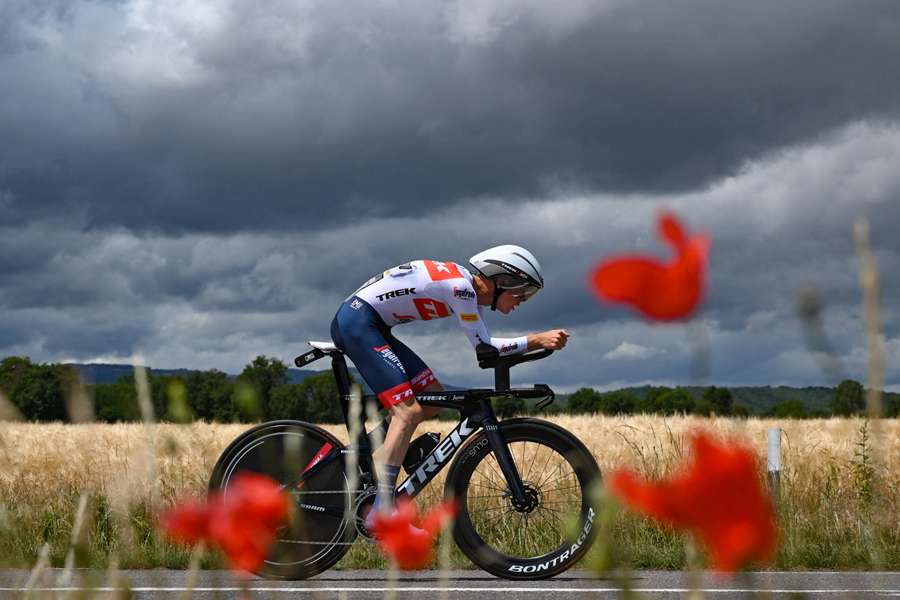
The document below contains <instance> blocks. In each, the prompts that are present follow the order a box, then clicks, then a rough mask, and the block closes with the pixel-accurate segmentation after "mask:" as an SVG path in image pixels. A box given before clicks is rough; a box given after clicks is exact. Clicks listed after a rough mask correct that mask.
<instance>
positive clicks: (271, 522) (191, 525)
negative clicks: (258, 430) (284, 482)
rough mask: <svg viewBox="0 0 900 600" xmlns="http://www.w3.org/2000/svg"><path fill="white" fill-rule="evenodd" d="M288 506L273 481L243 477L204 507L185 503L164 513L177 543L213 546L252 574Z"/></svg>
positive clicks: (249, 475) (165, 525) (251, 475)
mask: <svg viewBox="0 0 900 600" xmlns="http://www.w3.org/2000/svg"><path fill="white" fill-rule="evenodd" d="M289 502H290V500H289V497H288V495H287V494H286V493H285V492H284V491H283V490H282V489H281V486H279V485H278V484H277V483H276V482H275V481H273V480H272V479H270V478H269V477H266V476H265V475H260V474H257V473H239V474H238V475H237V476H235V478H234V479H233V480H232V482H231V483H230V484H229V486H228V488H227V490H226V492H222V491H219V492H217V493H215V494H212V495H210V497H209V498H208V499H207V501H206V502H205V503H201V502H197V501H185V502H181V503H179V504H177V505H175V506H173V507H172V508H171V509H169V510H168V511H166V512H165V513H163V514H162V515H161V516H160V523H161V524H162V527H163V529H164V530H165V532H166V533H167V534H168V535H169V536H170V537H171V538H172V539H174V540H176V541H179V542H182V543H187V544H196V543H197V542H200V541H206V542H209V543H210V544H212V545H214V546H217V547H219V548H221V549H222V551H223V552H225V555H226V556H227V557H228V560H229V562H230V563H231V565H232V567H233V568H235V569H242V570H246V571H253V570H255V569H256V568H258V567H259V566H260V565H261V564H262V562H263V560H265V558H266V552H267V551H268V548H269V546H270V545H271V544H272V542H273V541H274V540H275V534H276V531H277V530H278V527H279V526H280V525H281V524H282V523H283V522H284V521H285V519H286V518H287V515H288V507H289Z"/></svg>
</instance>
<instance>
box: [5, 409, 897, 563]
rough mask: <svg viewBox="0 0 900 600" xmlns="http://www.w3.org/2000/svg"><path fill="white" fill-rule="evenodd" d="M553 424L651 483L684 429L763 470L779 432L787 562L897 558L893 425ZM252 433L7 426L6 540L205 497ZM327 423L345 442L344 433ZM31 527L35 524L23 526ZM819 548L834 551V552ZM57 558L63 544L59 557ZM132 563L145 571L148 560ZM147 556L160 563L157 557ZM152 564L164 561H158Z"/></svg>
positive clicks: (638, 547) (438, 426)
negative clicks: (743, 448) (746, 451)
mask: <svg viewBox="0 0 900 600" xmlns="http://www.w3.org/2000/svg"><path fill="white" fill-rule="evenodd" d="M548 420H550V421H552V422H554V423H556V424H558V425H560V426H562V427H564V428H566V429H568V430H569V431H571V432H573V433H574V434H575V435H576V436H578V438H580V439H581V440H582V441H583V442H584V444H585V445H586V446H587V447H588V449H589V450H590V451H591V452H592V453H593V455H594V456H595V458H596V460H597V463H598V464H599V466H600V468H601V470H602V471H604V472H606V471H609V470H611V469H613V468H616V467H632V468H635V469H637V470H638V471H640V472H642V473H643V474H645V475H648V476H651V477H656V476H661V475H664V474H666V473H667V472H670V471H671V470H672V469H673V467H675V466H676V465H678V464H679V463H680V462H681V461H682V460H683V459H684V458H685V457H686V452H687V450H686V449H687V448H688V441H689V434H690V432H691V431H693V430H695V429H698V428H703V429H705V430H707V431H712V432H714V433H716V434H717V435H722V436H727V437H729V438H736V439H739V440H742V441H743V442H744V443H745V444H747V445H749V446H751V447H753V448H755V449H756V451H757V452H758V454H759V459H760V473H761V474H762V472H763V471H764V469H765V458H766V456H765V453H766V443H767V430H768V428H769V427H772V426H778V427H780V428H781V429H782V430H783V438H782V463H783V469H784V471H783V475H782V482H783V497H784V499H783V503H782V520H783V523H782V527H783V529H784V534H783V542H782V566H787V567H800V566H809V565H812V566H827V565H829V564H834V565H837V564H851V565H855V566H858V567H862V568H865V567H867V566H869V567H877V566H879V565H882V566H890V565H893V564H894V562H897V561H900V556H898V554H900V551H898V550H897V547H898V546H900V543H898V542H900V519H898V517H897V515H900V421H898V420H897V419H889V420H880V421H873V422H868V421H866V420H864V419H860V418H850V419H823V420H763V419H727V418H703V417H692V416H686V417H656V416H627V417H609V416H599V415H594V416H555V417H552V418H549V419H548ZM454 425H455V423H454V422H448V421H429V422H426V423H424V424H423V425H422V426H421V427H420V429H419V433H421V432H423V431H438V432H440V433H442V434H445V433H447V432H448V431H449V430H450V429H451V428H452V427H453V426H454ZM249 427H251V425H240V424H228V425H223V424H212V423H193V424H190V425H173V424H161V425H144V424H139V423H138V424H116V425H101V424H79V425H63V424H24V423H10V422H4V423H0V517H4V515H5V517H4V519H5V521H6V523H7V525H8V526H9V525H10V524H11V523H13V522H21V523H22V524H23V525H22V526H21V527H17V526H12V527H8V529H9V531H7V533H8V534H10V535H13V534H15V535H19V536H36V537H40V536H41V535H42V536H43V537H44V539H45V540H50V539H51V538H53V537H54V535H56V536H57V537H59V538H60V539H63V540H64V539H65V537H66V525H67V523H68V527H69V528H71V524H70V521H71V520H72V519H73V518H74V517H73V515H72V514H71V513H73V512H74V510H75V509H74V506H76V505H77V504H78V502H77V500H78V498H79V497H80V496H82V495H88V496H89V497H91V498H102V499H103V501H104V502H105V503H107V504H108V506H109V508H110V509H111V512H119V513H120V514H126V515H127V514H129V511H130V510H133V509H132V508H131V507H133V506H135V505H136V504H144V505H145V506H150V507H154V508H159V507H164V506H167V505H170V504H171V503H173V502H174V501H176V500H178V499H180V498H184V497H186V496H195V497H196V496H202V495H203V494H205V491H206V486H207V482H208V479H209V475H210V472H211V470H212V468H213V465H214V463H215V461H216V459H217V457H218V455H219V454H220V452H221V451H222V450H223V449H224V448H225V447H226V446H227V445H228V444H229V442H230V441H231V440H232V439H234V438H235V437H236V436H237V435H239V434H240V433H241V432H242V431H244V430H246V429H248V428H249ZM325 428H326V429H328V430H329V431H330V432H332V433H333V434H335V435H336V436H337V437H338V438H339V439H341V440H343V441H345V442H346V439H347V434H346V431H345V430H344V429H343V427H342V426H337V425H334V426H326V427H325ZM442 486H443V477H439V478H438V479H437V481H435V482H434V483H432V485H431V486H430V488H429V489H428V490H427V493H426V494H425V495H424V500H425V501H426V502H428V501H429V500H432V499H435V498H437V495H438V494H440V493H441V490H442ZM2 520H3V519H0V521H2ZM51 521H52V522H51ZM57 521H61V523H58V522H57ZM26 523H30V525H28V526H25V525H24V524H26ZM0 524H2V523H0ZM648 527H650V526H649V525H646V526H645V525H640V526H638V525H633V524H632V525H625V526H622V527H621V528H620V531H619V534H620V535H622V536H623V537H625V538H628V540H629V541H628V542H627V545H629V546H631V547H632V548H633V550H634V551H633V554H634V555H635V556H637V559H636V562H637V564H639V565H657V566H677V563H678V561H679V560H681V558H680V554H679V551H677V550H671V549H672V548H674V547H675V546H674V544H675V542H673V541H672V540H671V539H669V538H667V537H666V536H665V535H660V534H657V533H654V531H655V530H651V529H648ZM57 529H58V530H59V531H57ZM48 531H51V533H47V532H48ZM54 531H56V532H57V533H55V534H54V533H52V532H54ZM847 536H853V537H854V538H855V539H857V540H858V541H859V542H860V543H862V544H863V546H865V545H866V543H867V542H866V540H869V541H870V542H871V543H870V544H869V545H870V546H871V548H875V550H871V549H870V550H865V548H864V551H865V552H868V553H867V554H866V553H865V552H864V554H859V553H850V554H848V552H849V551H848V550H847V549H845V548H842V547H841V548H839V547H838V546H842V545H844V544H846V542H847ZM867 536H868V537H867ZM873 536H874V537H873ZM870 538H871V539H870ZM41 543H42V541H41V540H40V539H38V540H34V541H27V540H23V541H22V543H20V544H19V545H18V546H16V547H13V546H12V545H8V546H7V547H6V549H5V552H7V553H10V552H11V553H12V554H13V555H14V556H16V557H18V559H17V560H19V561H21V560H27V557H28V556H30V555H31V554H33V553H36V552H37V550H38V549H39V548H40V545H41ZM63 545H65V544H63ZM832 546H834V547H833V548H832ZM662 547H668V548H670V550H669V551H667V552H668V553H667V554H664V555H663V554H660V552H661V551H660V548H662ZM823 548H825V549H826V550H829V551H833V552H832V553H831V554H829V552H828V551H823ZM60 552H62V549H61V550H60V551H58V552H57V555H59V553H60ZM132 555H133V556H137V555H135V554H134V553H132ZM352 556H353V554H352V553H351V558H352ZM23 557H24V558H23ZM790 557H794V558H790ZM133 560H134V561H135V564H141V560H144V559H141V558H133ZM147 560H148V561H149V563H150V564H155V563H154V560H157V559H152V560H151V559H147ZM816 561H820V563H821V564H820V563H817V562H816ZM157 562H158V563H161V564H168V563H166V561H165V560H162V559H159V560H158V561H157ZM173 564H174V563H173Z"/></svg>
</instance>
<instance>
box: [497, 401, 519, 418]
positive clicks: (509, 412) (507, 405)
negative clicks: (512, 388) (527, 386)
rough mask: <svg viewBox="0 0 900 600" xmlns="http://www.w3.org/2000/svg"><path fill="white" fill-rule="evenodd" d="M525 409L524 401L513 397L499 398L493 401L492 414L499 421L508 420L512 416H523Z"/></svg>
mask: <svg viewBox="0 0 900 600" xmlns="http://www.w3.org/2000/svg"><path fill="white" fill-rule="evenodd" d="M525 408H526V407H525V400H523V399H522V398H516V397H515V396H500V397H499V398H498V399H496V400H494V412H495V413H496V414H497V416H498V417H500V418H501V419H508V418H509V417H511V416H513V415H520V414H523V413H524V412H525Z"/></svg>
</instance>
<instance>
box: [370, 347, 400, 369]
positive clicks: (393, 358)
mask: <svg viewBox="0 0 900 600" xmlns="http://www.w3.org/2000/svg"><path fill="white" fill-rule="evenodd" d="M372 350H374V351H375V352H377V353H378V354H380V355H381V358H383V359H384V361H385V362H386V363H387V364H389V365H391V366H392V367H394V368H395V369H397V370H398V371H400V372H401V373H404V374H405V373H406V369H404V368H403V363H401V362H400V357H399V356H397V355H396V354H394V351H393V350H391V347H390V346H389V345H387V344H385V345H384V346H376V347H374V348H372Z"/></svg>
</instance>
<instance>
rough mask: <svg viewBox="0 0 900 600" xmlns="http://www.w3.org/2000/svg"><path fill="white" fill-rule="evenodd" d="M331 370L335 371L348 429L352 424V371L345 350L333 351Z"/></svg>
mask: <svg viewBox="0 0 900 600" xmlns="http://www.w3.org/2000/svg"><path fill="white" fill-rule="evenodd" d="M331 370H332V371H333V372H334V381H335V382H336V383H337V389H338V395H339V396H340V400H341V412H342V413H343V414H344V423H345V424H346V425H347V431H351V429H352V428H351V426H350V371H349V370H348V369H347V361H346V360H345V359H344V354H343V352H334V353H331Z"/></svg>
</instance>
